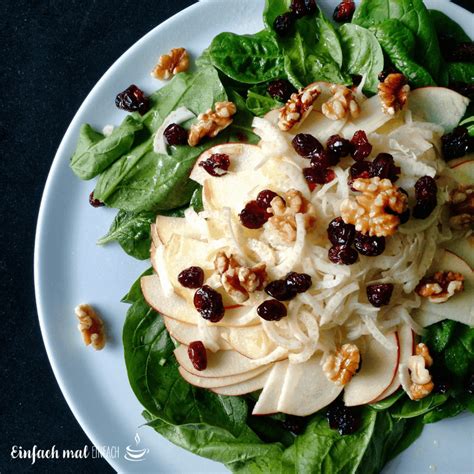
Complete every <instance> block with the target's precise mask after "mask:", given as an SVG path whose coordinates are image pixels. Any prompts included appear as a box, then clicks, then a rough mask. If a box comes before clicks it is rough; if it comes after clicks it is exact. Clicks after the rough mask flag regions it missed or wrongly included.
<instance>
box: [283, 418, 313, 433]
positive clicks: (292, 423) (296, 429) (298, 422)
mask: <svg viewBox="0 0 474 474" xmlns="http://www.w3.org/2000/svg"><path fill="white" fill-rule="evenodd" d="M306 424H307V418H305V417H303V416H295V415H286V417H285V421H284V422H283V428H285V430H288V431H291V432H292V433H293V434H295V435H299V434H301V433H303V431H304V429H305V428H306Z"/></svg>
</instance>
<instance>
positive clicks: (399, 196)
mask: <svg viewBox="0 0 474 474" xmlns="http://www.w3.org/2000/svg"><path fill="white" fill-rule="evenodd" d="M352 187H353V188H354V189H355V190H356V191H361V192H362V195H359V196H356V198H355V199H356V201H353V200H352V199H345V200H344V201H343V202H342V203H341V216H342V219H343V220H344V222H345V223H346V224H354V225H355V228H356V230H357V231H359V232H362V233H363V234H369V235H376V236H377V237H382V236H387V235H393V234H394V233H395V232H396V230H397V228H398V225H399V224H400V218H399V216H398V215H399V214H401V213H403V212H404V211H405V210H406V208H407V203H408V201H407V197H406V195H405V194H403V193H402V192H400V191H399V189H398V187H397V186H395V185H394V184H393V183H392V182H391V181H390V180H389V179H380V178H379V177H375V178H368V179H364V178H358V179H356V180H355V181H354V182H353V183H352ZM387 210H388V211H389V212H387Z"/></svg>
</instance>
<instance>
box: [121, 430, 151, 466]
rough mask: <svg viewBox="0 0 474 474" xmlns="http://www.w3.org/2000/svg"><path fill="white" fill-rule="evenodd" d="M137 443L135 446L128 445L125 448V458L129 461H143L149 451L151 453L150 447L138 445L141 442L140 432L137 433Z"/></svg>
mask: <svg viewBox="0 0 474 474" xmlns="http://www.w3.org/2000/svg"><path fill="white" fill-rule="evenodd" d="M135 443H136V446H135V447H132V446H130V445H128V446H127V447H126V448H125V451H126V453H125V455H124V458H125V459H126V460H127V461H132V462H137V461H143V460H144V459H145V456H146V455H147V453H149V451H150V450H149V449H148V448H138V445H139V444H140V436H138V433H137V434H136V435H135Z"/></svg>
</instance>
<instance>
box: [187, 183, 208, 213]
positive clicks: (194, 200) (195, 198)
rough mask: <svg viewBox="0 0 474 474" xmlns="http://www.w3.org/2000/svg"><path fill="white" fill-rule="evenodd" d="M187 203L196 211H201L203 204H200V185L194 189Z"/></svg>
mask: <svg viewBox="0 0 474 474" xmlns="http://www.w3.org/2000/svg"><path fill="white" fill-rule="evenodd" d="M189 205H190V206H191V207H192V208H193V209H194V210H195V211H196V212H201V211H203V210H204V206H203V204H202V186H199V187H198V188H196V189H195V190H194V193H193V195H192V196H191V202H190V203H189Z"/></svg>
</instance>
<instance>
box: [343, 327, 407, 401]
mask: <svg viewBox="0 0 474 474" xmlns="http://www.w3.org/2000/svg"><path fill="white" fill-rule="evenodd" d="M387 338H388V339H389V341H390V342H392V346H391V347H389V348H387V347H385V346H383V345H382V344H380V342H378V341H377V340H376V339H370V341H369V342H368V343H367V347H366V350H365V352H364V353H363V354H362V356H361V360H362V364H361V369H360V371H359V372H358V373H357V374H355V375H354V377H352V380H351V381H350V382H349V383H348V384H347V385H346V386H345V388H344V403H345V405H346V406H348V407H353V406H357V405H365V404H367V403H370V402H372V401H373V400H375V399H376V398H378V397H380V395H382V393H383V392H384V391H385V390H386V389H387V388H388V387H389V385H390V384H391V383H392V381H393V379H394V377H395V374H396V373H397V369H398V358H399V345H398V337H397V333H396V332H393V333H390V334H388V335H387Z"/></svg>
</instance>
